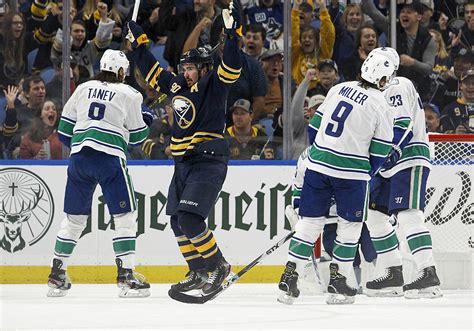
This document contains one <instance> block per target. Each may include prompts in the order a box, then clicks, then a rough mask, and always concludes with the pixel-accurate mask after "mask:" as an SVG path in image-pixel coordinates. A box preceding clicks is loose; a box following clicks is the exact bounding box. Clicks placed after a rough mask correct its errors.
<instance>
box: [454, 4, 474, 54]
mask: <svg viewBox="0 0 474 331" xmlns="http://www.w3.org/2000/svg"><path fill="white" fill-rule="evenodd" d="M464 20H465V23H464V25H463V26H462V27H461V29H460V30H459V31H454V36H453V40H452V42H451V52H452V53H454V54H456V53H457V52H458V51H459V49H461V48H465V49H470V50H471V51H472V50H474V0H467V1H465V4H464ZM456 32H457V33H456Z"/></svg>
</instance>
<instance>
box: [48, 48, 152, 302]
mask: <svg viewBox="0 0 474 331" xmlns="http://www.w3.org/2000/svg"><path fill="white" fill-rule="evenodd" d="M128 67H129V63H128V60H127V58H126V56H125V54H124V53H122V52H121V51H115V50H107V51H106V52H105V53H104V55H103V56H102V59H101V60H100V70H101V72H100V73H99V74H98V75H97V76H96V77H95V78H94V79H93V80H91V81H88V82H85V83H83V84H81V85H79V86H78V88H77V89H76V90H75V91H74V93H73V95H72V96H71V98H70V99H69V100H68V102H67V103H66V105H65V106H64V110H63V113H62V117H61V120H60V123H59V129H58V132H59V135H60V139H61V141H62V142H63V143H65V144H66V145H68V146H70V147H71V157H70V160H69V166H68V178H67V184H66V192H65V196H64V212H65V213H66V218H65V219H64V221H63V222H62V223H61V228H60V230H59V232H58V235H57V237H56V244H55V248H54V256H53V259H52V263H51V265H52V268H51V274H50V275H49V279H48V286H49V287H50V289H49V291H48V296H64V295H66V293H67V290H69V289H70V288H71V282H70V280H69V277H68V275H67V272H66V269H67V266H68V261H69V257H70V256H71V254H72V253H73V250H74V248H75V247H76V244H77V242H78V240H79V237H80V235H81V233H82V231H83V230H84V228H85V227H86V224H87V218H88V216H89V215H90V214H91V207H92V197H93V194H94V191H95V188H96V186H97V184H99V185H100V186H101V189H102V193H103V195H104V198H105V201H106V203H107V207H108V208H109V212H110V214H111V215H113V220H114V224H115V230H114V235H113V249H114V252H115V256H116V259H115V262H116V264H117V268H118V272H117V285H118V287H119V288H120V289H121V291H120V293H119V296H121V297H126V296H149V288H150V285H149V284H148V283H147V282H146V281H145V280H144V278H143V276H141V277H140V276H138V277H137V274H136V273H134V271H133V270H134V258H135V239H136V231H137V225H136V219H137V214H136V201H135V195H134V189H133V185H132V180H131V178H130V175H129V174H128V170H127V166H126V156H125V153H126V150H127V145H128V144H140V143H142V142H143V141H144V140H145V139H146V137H147V136H148V132H149V128H148V126H147V125H149V124H151V121H152V119H151V118H150V114H149V113H143V114H142V111H141V104H142V101H143V97H142V96H141V94H140V93H139V92H138V91H136V90H135V89H133V88H131V87H130V86H128V85H126V84H124V83H123V81H124V79H125V76H126V74H127V72H128ZM144 120H146V122H147V124H145V122H144Z"/></svg>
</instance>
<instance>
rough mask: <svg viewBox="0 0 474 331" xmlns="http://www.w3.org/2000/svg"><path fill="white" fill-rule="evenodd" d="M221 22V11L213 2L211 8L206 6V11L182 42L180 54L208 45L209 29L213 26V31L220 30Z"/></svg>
mask: <svg viewBox="0 0 474 331" xmlns="http://www.w3.org/2000/svg"><path fill="white" fill-rule="evenodd" d="M195 4H196V3H195ZM210 4H213V2H210ZM221 22H222V15H221V9H220V7H218V6H216V5H215V2H214V5H213V6H208V9H207V10H206V11H205V12H204V14H203V16H202V17H201V19H200V21H199V22H198V23H197V24H196V25H195V26H194V28H193V30H192V31H191V33H190V34H189V35H188V37H187V39H186V41H185V42H184V46H183V51H182V52H183V53H186V52H187V51H189V50H190V49H193V48H197V47H203V46H205V45H208V44H210V43H211V41H210V34H211V27H212V26H213V25H214V29H219V28H220V29H222V23H221Z"/></svg>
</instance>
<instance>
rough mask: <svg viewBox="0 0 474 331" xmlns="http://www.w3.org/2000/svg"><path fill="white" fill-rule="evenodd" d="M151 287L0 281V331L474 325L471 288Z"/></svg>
mask: <svg viewBox="0 0 474 331" xmlns="http://www.w3.org/2000/svg"><path fill="white" fill-rule="evenodd" d="M168 288H169V285H163V284H152V288H151V291H152V293H151V296H150V297H149V298H141V299H120V298H118V297H117V294H118V289H117V288H116V286H114V285H89V284H73V287H72V289H71V290H70V293H68V295H67V296H66V297H63V298H48V297H46V291H47V286H46V285H0V329H1V330H13V329H35V330H38V329H60V330H65V329H100V330H105V329H107V330H117V329H122V330H123V329H128V330H135V329H153V330H168V329H187V330H196V329H218V330H222V329H239V330H260V329H266V330H273V329H285V330H299V329H312V330H326V329H330V330H334V329H344V330H346V331H348V330H353V329H358V330H387V329H397V330H398V329H403V330H407V329H410V330H419V329H423V330H434V329H436V330H453V329H455V330H473V327H474V325H473V315H474V314H473V312H474V309H473V298H474V291H467V290H463V291H461V290H459V291H445V292H444V297H443V298H440V299H420V300H406V299H404V298H369V297H366V296H364V295H359V296H357V298H356V302H355V304H353V305H342V306H328V305H327V304H326V303H325V296H323V295H319V296H301V297H300V298H299V299H298V300H297V301H296V302H295V304H294V305H293V306H287V305H283V304H280V303H278V302H277V301H276V298H277V296H278V293H279V292H278V289H277V285H276V284H235V285H233V286H232V287H230V288H229V289H228V290H227V291H226V292H224V293H223V294H222V295H221V296H219V297H218V298H216V299H215V300H214V301H211V302H208V303H206V304H204V305H186V304H182V303H179V302H176V301H173V300H171V299H170V298H169V297H168V296H167V291H168Z"/></svg>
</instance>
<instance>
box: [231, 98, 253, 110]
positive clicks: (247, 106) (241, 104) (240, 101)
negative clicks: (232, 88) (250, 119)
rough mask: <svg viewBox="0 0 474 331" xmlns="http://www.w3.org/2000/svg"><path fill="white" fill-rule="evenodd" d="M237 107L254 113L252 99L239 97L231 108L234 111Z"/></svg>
mask: <svg viewBox="0 0 474 331" xmlns="http://www.w3.org/2000/svg"><path fill="white" fill-rule="evenodd" d="M235 108H241V109H243V110H245V111H246V112H248V113H252V109H251V108H250V101H248V100H245V99H238V100H237V101H236V102H234V104H233V105H232V107H231V108H230V110H231V111H234V109H235Z"/></svg>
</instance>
